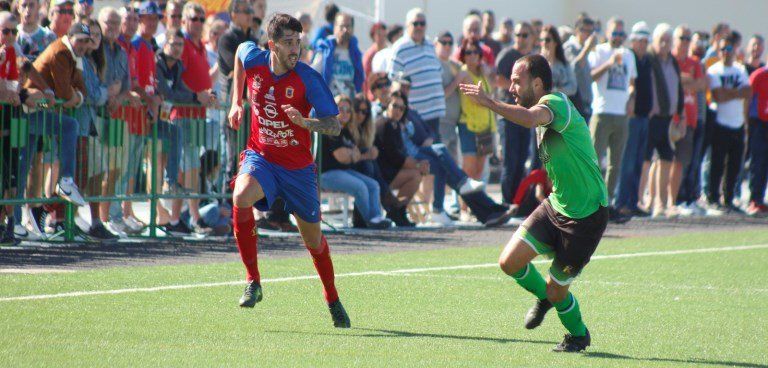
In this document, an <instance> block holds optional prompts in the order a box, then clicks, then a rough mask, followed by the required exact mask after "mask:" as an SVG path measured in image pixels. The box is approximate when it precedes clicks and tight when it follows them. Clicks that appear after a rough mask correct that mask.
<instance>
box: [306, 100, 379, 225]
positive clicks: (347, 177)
mask: <svg viewBox="0 0 768 368" xmlns="http://www.w3.org/2000/svg"><path fill="white" fill-rule="evenodd" d="M335 100H336V105H337V106H338V107H339V122H340V123H341V126H342V129H341V134H339V135H338V136H328V135H323V136H322V137H321V138H320V139H321V141H320V147H321V148H320V149H321V153H320V155H319V156H318V158H319V160H318V161H319V162H318V164H319V167H320V170H319V173H320V187H321V188H322V189H325V190H331V191H340V192H343V193H347V194H349V195H352V196H353V197H355V210H354V211H355V212H356V215H357V217H360V218H361V219H362V220H363V221H362V224H358V226H357V227H364V228H369V229H388V228H390V227H391V226H392V221H391V220H389V219H387V218H385V217H384V216H383V212H382V209H381V207H382V205H381V199H380V187H379V184H378V183H377V182H376V180H375V179H373V178H371V177H370V176H367V175H364V174H362V173H360V172H359V171H357V170H354V166H355V165H357V164H358V163H359V162H360V161H364V160H367V161H370V160H375V159H376V156H377V155H376V156H374V153H376V154H378V151H374V150H368V151H366V152H363V150H362V149H361V147H359V146H358V145H357V143H356V141H355V139H354V137H353V133H352V129H351V124H353V121H354V120H355V112H354V109H353V108H352V104H353V101H352V99H351V98H350V97H349V96H346V95H338V96H336V98H335Z"/></svg>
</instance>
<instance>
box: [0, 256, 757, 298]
mask: <svg viewBox="0 0 768 368" xmlns="http://www.w3.org/2000/svg"><path fill="white" fill-rule="evenodd" d="M765 248H768V244H756V245H742V246H734V247H715V248H698V249H681V250H668V251H655V252H639V253H623V254H607V255H596V256H593V257H592V260H600V259H617V258H634V257H652V256H667V255H679V254H693V253H715V252H730V251H739V250H752V249H765ZM545 262H549V260H539V261H534V263H545ZM490 267H498V263H480V264H473V265H458V266H442V267H424V268H407V269H400V270H391V271H364V272H350V273H342V274H337V275H336V277H354V276H371V275H392V274H409V273H418V272H429V271H450V270H469V269H476V268H490ZM317 278H318V276H317V275H306V276H291V277H280V278H273V279H264V280H261V282H262V283H263V284H265V283H274V282H287V281H300V280H314V279H317ZM242 284H243V281H242V280H238V281H225V282H210V283H199V284H186V285H167V286H155V287H145V288H131V289H115V290H92V291H73V292H69V293H59V294H39V295H24V296H11V297H4V298H0V302H11V301H21V300H40V299H54V298H67V297H78V296H91V295H113V294H126V293H140V292H155V291H164V290H181V289H192V288H202V287H216V286H234V285H242Z"/></svg>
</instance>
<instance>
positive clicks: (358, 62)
mask: <svg viewBox="0 0 768 368" xmlns="http://www.w3.org/2000/svg"><path fill="white" fill-rule="evenodd" d="M354 33H355V19H354V18H353V17H352V16H351V15H350V14H347V13H339V14H337V15H336V21H335V23H334V27H333V36H328V37H327V38H326V39H325V40H322V41H320V42H319V43H318V44H317V47H316V48H315V55H314V60H312V68H313V69H315V70H317V71H318V72H319V73H320V74H322V76H323V78H324V79H325V83H327V84H328V86H329V87H330V88H331V92H332V93H333V94H334V95H341V94H344V95H347V96H354V95H355V94H356V93H358V92H361V91H362V90H363V82H364V81H365V72H364V71H363V54H362V52H360V47H359V46H358V43H357V37H355V36H354Z"/></svg>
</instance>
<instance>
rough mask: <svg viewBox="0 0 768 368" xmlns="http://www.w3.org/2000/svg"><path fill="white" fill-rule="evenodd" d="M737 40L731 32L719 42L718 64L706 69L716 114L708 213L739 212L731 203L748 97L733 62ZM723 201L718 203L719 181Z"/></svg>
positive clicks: (741, 68) (746, 82)
mask: <svg viewBox="0 0 768 368" xmlns="http://www.w3.org/2000/svg"><path fill="white" fill-rule="evenodd" d="M737 44H738V37H737V36H736V34H735V32H731V35H730V36H728V37H726V38H722V39H720V41H719V42H718V44H717V46H718V56H719V57H720V61H718V62H717V63H715V64H714V65H712V66H711V67H709V69H707V76H708V77H709V89H710V91H712V103H711V104H710V108H711V109H712V110H714V112H715V113H716V119H715V124H713V125H712V163H711V166H710V172H709V185H708V187H707V200H708V207H707V211H708V214H709V213H711V214H713V215H721V214H724V213H726V212H731V213H734V212H735V213H740V212H741V210H740V209H739V208H738V207H736V206H735V205H734V204H733V198H734V192H735V190H736V185H737V178H738V175H739V170H740V168H741V164H742V156H743V155H744V116H745V115H744V100H746V99H748V98H751V97H752V88H751V87H750V84H749V76H748V75H747V71H746V69H745V68H744V65H742V64H741V63H738V62H736V61H735V59H736V52H737V50H736V45H737ZM723 176H725V181H724V185H723V191H722V194H723V202H722V203H721V202H720V193H721V192H720V182H721V180H723Z"/></svg>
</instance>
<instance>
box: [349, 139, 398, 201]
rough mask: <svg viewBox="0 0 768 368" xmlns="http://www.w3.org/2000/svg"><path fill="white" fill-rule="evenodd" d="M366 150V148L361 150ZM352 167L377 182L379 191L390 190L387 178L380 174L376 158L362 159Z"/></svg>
mask: <svg viewBox="0 0 768 368" xmlns="http://www.w3.org/2000/svg"><path fill="white" fill-rule="evenodd" d="M363 151H364V152H363V153H365V152H367V151H368V150H367V149H366V150H363ZM353 169H354V170H355V171H357V172H359V173H361V174H363V175H365V176H367V177H369V178H373V180H376V182H377V183H379V192H380V193H384V192H390V193H391V192H392V190H391V189H389V183H387V180H386V179H384V176H383V175H382V174H381V167H379V163H378V162H377V161H376V160H362V161H358V162H357V163H356V164H355V166H354V167H353Z"/></svg>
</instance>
